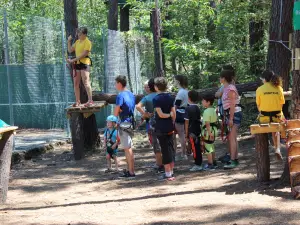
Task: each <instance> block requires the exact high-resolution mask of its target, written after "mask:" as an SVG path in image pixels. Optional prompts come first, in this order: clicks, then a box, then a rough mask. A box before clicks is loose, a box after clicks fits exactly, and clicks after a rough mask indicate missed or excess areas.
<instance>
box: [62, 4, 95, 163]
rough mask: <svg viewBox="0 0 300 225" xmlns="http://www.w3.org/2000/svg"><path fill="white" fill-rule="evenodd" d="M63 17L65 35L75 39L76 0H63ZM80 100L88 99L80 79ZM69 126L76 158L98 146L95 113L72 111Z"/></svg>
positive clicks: (76, 23) (85, 100)
mask: <svg viewBox="0 0 300 225" xmlns="http://www.w3.org/2000/svg"><path fill="white" fill-rule="evenodd" d="M64 18H65V28H66V33H67V36H68V35H72V36H73V40H74V41H75V40H76V30H77V28H78V19H77V2H76V0H64ZM70 76H71V78H72V80H73V71H72V70H70ZM80 100H81V102H82V103H85V102H87V100H88V97H87V93H86V90H85V87H84V84H83V82H82V81H81V83H80ZM70 126H71V133H72V141H73V150H74V156H75V159H76V160H79V159H81V158H82V157H83V156H84V149H86V150H91V149H94V148H96V147H99V146H100V137H99V132H98V128H97V121H96V116H95V114H93V115H91V116H90V117H88V118H84V117H83V115H82V114H80V115H79V114H78V113H72V115H71V120H70ZM82 134H83V135H82ZM78 137H81V140H80V142H82V144H81V143H80V142H78V141H76V138H78Z"/></svg>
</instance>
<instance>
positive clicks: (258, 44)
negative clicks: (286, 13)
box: [249, 21, 265, 77]
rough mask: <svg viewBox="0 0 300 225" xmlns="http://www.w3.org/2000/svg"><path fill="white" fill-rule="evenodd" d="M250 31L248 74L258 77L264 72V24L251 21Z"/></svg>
mask: <svg viewBox="0 0 300 225" xmlns="http://www.w3.org/2000/svg"><path fill="white" fill-rule="evenodd" d="M249 31H250V40H249V43H250V72H251V73H252V74H253V75H255V76H257V77H258V76H260V75H261V73H262V72H263V70H264V61H265V56H264V54H263V49H264V22H263V21H258V22H257V21H251V22H250V23H249Z"/></svg>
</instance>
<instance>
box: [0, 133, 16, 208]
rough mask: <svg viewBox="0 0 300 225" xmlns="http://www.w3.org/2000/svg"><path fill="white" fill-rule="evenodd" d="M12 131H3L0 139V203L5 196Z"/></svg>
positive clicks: (3, 200)
mask: <svg viewBox="0 0 300 225" xmlns="http://www.w3.org/2000/svg"><path fill="white" fill-rule="evenodd" d="M13 139H14V131H9V132H5V133H4V134H3V136H2V139H1V140H0V203H5V201H6V198H7V190H8V182H9V173H10V164H11V155H12V150H13Z"/></svg>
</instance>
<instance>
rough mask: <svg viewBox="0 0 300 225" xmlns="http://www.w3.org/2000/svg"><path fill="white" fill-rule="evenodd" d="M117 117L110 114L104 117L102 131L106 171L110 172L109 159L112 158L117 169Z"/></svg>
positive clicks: (118, 140)
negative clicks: (104, 125)
mask: <svg viewBox="0 0 300 225" xmlns="http://www.w3.org/2000/svg"><path fill="white" fill-rule="evenodd" d="M117 123H118V118H117V117H115V116H113V115H110V116H108V117H107V119H106V126H107V128H106V130H105V132H104V145H105V148H106V161H107V170H105V172H106V173H108V172H112V171H113V170H112V168H111V159H114V161H115V166H116V171H118V170H119V169H118V144H119V142H120V139H119V135H118V129H117Z"/></svg>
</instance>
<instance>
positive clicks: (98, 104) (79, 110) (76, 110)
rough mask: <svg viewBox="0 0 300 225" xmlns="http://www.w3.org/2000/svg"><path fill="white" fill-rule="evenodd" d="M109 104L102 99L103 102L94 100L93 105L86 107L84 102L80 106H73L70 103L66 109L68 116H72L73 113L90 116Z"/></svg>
mask: <svg viewBox="0 0 300 225" xmlns="http://www.w3.org/2000/svg"><path fill="white" fill-rule="evenodd" d="M105 106H107V102H105V101H101V102H94V105H93V106H90V107H85V106H84V105H83V104H82V105H80V106H78V107H73V106H72V105H70V106H69V107H67V108H66V109H65V110H66V111H67V116H68V117H70V114H71V113H82V114H83V116H84V118H88V117H89V116H91V115H92V114H94V113H95V112H100V110H101V109H102V108H104V107H105Z"/></svg>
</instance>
